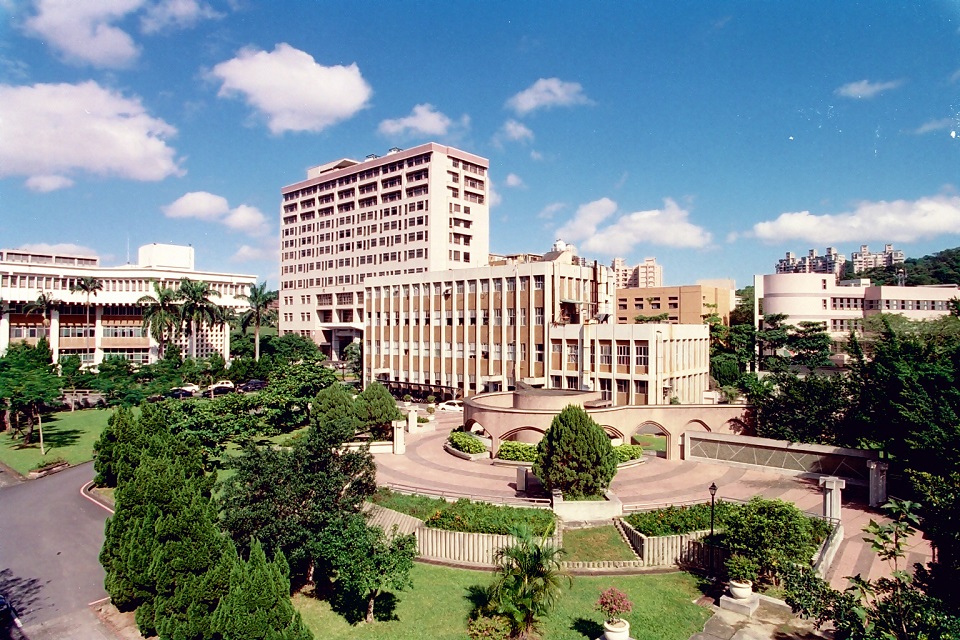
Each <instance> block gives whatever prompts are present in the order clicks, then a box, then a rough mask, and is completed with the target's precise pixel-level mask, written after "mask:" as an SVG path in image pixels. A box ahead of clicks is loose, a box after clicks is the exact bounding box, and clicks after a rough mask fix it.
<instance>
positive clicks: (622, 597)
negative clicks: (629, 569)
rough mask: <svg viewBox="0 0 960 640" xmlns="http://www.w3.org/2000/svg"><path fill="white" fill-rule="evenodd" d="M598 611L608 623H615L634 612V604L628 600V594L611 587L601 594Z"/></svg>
mask: <svg viewBox="0 0 960 640" xmlns="http://www.w3.org/2000/svg"><path fill="white" fill-rule="evenodd" d="M597 611H599V612H601V613H602V614H603V617H604V618H606V620H607V622H613V621H615V620H617V619H619V618H621V617H623V614H625V613H630V612H631V611H633V603H632V602H630V599H629V598H627V594H625V593H624V592H623V591H620V590H619V589H617V588H616V587H610V588H609V589H607V590H606V591H601V592H600V599H599V600H597Z"/></svg>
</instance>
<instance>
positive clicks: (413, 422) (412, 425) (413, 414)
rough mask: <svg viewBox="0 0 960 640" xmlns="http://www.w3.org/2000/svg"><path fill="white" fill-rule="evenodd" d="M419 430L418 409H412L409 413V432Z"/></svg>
mask: <svg viewBox="0 0 960 640" xmlns="http://www.w3.org/2000/svg"><path fill="white" fill-rule="evenodd" d="M416 430H417V410H416V409H410V412H409V413H408V414H407V432H409V433H414V432H415V431H416Z"/></svg>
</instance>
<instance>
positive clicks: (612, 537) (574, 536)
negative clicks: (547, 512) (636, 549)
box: [563, 524, 637, 562]
mask: <svg viewBox="0 0 960 640" xmlns="http://www.w3.org/2000/svg"><path fill="white" fill-rule="evenodd" d="M563 548H564V549H566V550H567V555H565V556H564V557H563V559H564V560H566V561H569V562H597V561H599V560H636V559H637V556H636V555H634V553H633V551H632V550H631V549H630V547H628V546H627V543H626V542H624V541H623V537H622V536H621V535H620V532H619V531H617V528H616V527H615V526H613V525H612V524H610V525H606V526H603V527H590V528H589V529H568V530H565V531H564V532H563Z"/></svg>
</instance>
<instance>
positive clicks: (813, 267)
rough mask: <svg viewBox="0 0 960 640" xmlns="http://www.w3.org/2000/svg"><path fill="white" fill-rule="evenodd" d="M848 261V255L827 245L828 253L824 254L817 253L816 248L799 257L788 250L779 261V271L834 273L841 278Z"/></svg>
mask: <svg viewBox="0 0 960 640" xmlns="http://www.w3.org/2000/svg"><path fill="white" fill-rule="evenodd" d="M846 261H847V257H846V256H845V255H843V254H842V253H837V250H836V249H834V248H833V247H827V253H826V255H822V256H821V255H817V250H816V249H810V250H809V251H807V255H805V256H803V257H802V258H799V259H798V258H797V256H796V255H795V254H794V253H793V252H792V251H788V252H787V255H786V257H785V258H783V259H781V260H780V261H778V262H777V273H832V274H833V275H834V276H835V277H837V278H839V277H840V276H842V275H843V268H844V265H845V264H846Z"/></svg>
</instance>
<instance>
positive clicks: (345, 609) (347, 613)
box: [328, 589, 400, 625]
mask: <svg viewBox="0 0 960 640" xmlns="http://www.w3.org/2000/svg"><path fill="white" fill-rule="evenodd" d="M328 602H329V603H330V608H331V609H333V611H334V613H336V614H338V615H340V616H342V617H343V619H344V620H346V621H347V622H348V623H350V624H351V625H357V624H360V623H361V622H363V621H364V620H365V619H366V617H367V596H366V594H361V593H357V592H356V591H348V590H345V589H338V590H336V591H334V592H333V593H331V594H330V597H329V599H328ZM399 602H400V600H399V599H398V598H397V596H395V595H394V594H392V593H390V592H389V591H385V592H383V593H381V594H380V595H379V596H377V599H376V600H374V603H373V619H374V620H377V621H379V622H385V621H388V620H399V619H400V618H398V617H397V604H398V603H399Z"/></svg>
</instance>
